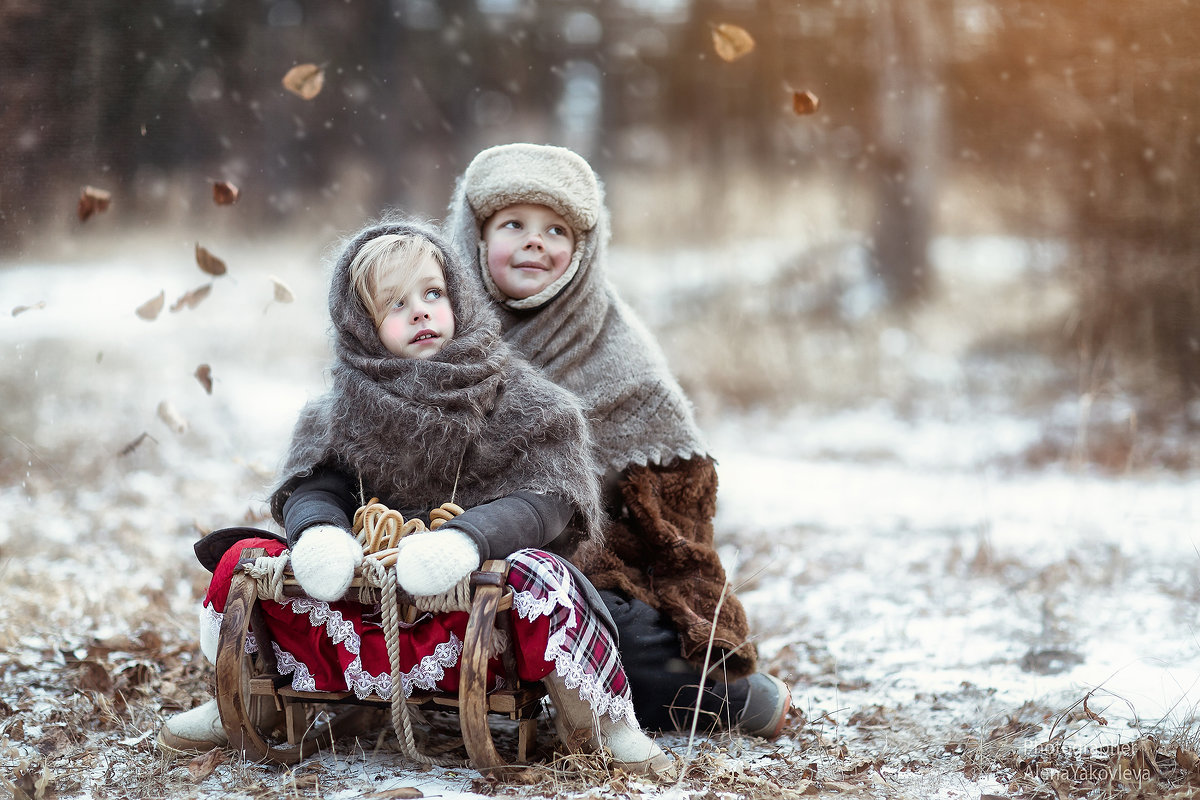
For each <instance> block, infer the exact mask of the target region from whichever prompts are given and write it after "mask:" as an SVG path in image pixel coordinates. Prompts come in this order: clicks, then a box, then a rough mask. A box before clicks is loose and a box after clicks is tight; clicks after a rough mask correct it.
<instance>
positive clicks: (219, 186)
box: [213, 181, 241, 206]
mask: <svg viewBox="0 0 1200 800" xmlns="http://www.w3.org/2000/svg"><path fill="white" fill-rule="evenodd" d="M240 194H241V192H240V191H239V190H238V187H236V186H234V185H233V184H232V183H230V182H229V181H213V202H214V203H216V204H217V205H219V206H231V205H233V204H234V203H236V202H237V201H238V196H239V195H240Z"/></svg>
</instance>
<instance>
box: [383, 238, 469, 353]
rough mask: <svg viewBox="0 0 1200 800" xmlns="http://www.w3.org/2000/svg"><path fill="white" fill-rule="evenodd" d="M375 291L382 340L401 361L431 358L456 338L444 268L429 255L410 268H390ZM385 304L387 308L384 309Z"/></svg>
mask: <svg viewBox="0 0 1200 800" xmlns="http://www.w3.org/2000/svg"><path fill="white" fill-rule="evenodd" d="M378 283H379V285H378V286H377V287H376V289H375V307H376V308H380V309H381V311H382V313H383V321H382V322H381V323H380V324H379V340H380V341H381V342H383V346H384V347H386V348H387V349H388V352H390V353H393V354H394V355H398V356H400V357H401V358H429V357H430V356H432V355H434V354H435V353H437V352H438V351H439V350H441V349H442V348H443V347H444V346H445V344H446V342H448V341H450V340H451V339H452V338H454V311H453V309H451V308H450V295H449V294H447V293H446V280H445V278H444V277H443V275H442V268H441V266H439V265H438V263H437V261H435V260H434V259H433V258H432V257H430V256H425V257H423V258H421V259H420V260H419V261H417V263H416V265H415V266H414V267H411V268H405V267H399V266H395V265H387V266H385V267H384V268H383V271H382V274H381V275H380V278H379V282H378ZM385 304H386V307H384V306H385Z"/></svg>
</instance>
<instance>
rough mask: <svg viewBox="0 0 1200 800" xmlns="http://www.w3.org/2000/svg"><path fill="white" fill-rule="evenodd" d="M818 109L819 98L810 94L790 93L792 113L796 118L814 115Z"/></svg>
mask: <svg viewBox="0 0 1200 800" xmlns="http://www.w3.org/2000/svg"><path fill="white" fill-rule="evenodd" d="M820 107H821V100H820V98H819V97H817V96H816V95H815V94H813V93H812V92H807V91H806V92H797V91H793V92H792V111H793V112H795V114H796V115H797V116H800V117H803V116H805V115H806V114H815V113H816V112H817V109H818V108H820Z"/></svg>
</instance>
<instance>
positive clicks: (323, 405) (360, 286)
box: [160, 222, 672, 775]
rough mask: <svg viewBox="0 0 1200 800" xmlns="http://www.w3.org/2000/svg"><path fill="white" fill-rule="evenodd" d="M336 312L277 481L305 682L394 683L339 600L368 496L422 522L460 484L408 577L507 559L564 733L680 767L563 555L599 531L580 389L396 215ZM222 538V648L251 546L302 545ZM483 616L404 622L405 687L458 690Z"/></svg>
mask: <svg viewBox="0 0 1200 800" xmlns="http://www.w3.org/2000/svg"><path fill="white" fill-rule="evenodd" d="M329 309H330V316H331V317H332V321H333V327H334V332H335V343H334V352H335V362H334V365H333V369H332V378H333V387H332V389H331V390H330V391H329V392H328V393H327V394H326V395H324V396H322V397H320V398H318V399H316V400H314V401H311V402H310V403H309V404H308V405H307V406H305V408H304V409H303V410H302V411H301V414H300V419H299V421H298V422H297V424H296V427H295V430H294V431H293V435H292V443H291V447H290V449H289V451H288V454H287V458H286V461H285V465H284V467H283V469H282V472H281V480H280V483H279V485H278V486H277V488H276V489H275V491H274V492H273V494H272V496H271V509H272V513H273V515H274V517H275V519H276V521H277V522H279V523H280V524H281V525H282V526H283V528H284V530H285V532H286V535H287V545H288V546H290V548H291V563H292V569H293V572H294V574H295V576H296V579H297V580H298V581H299V583H300V585H301V586H302V587H303V588H304V589H305V591H306V592H307V594H308V595H309V598H303V599H295V600H286V601H284V602H283V603H274V602H270V601H263V602H262V606H263V610H264V613H265V616H266V619H267V624H268V626H269V627H270V629H271V633H272V638H273V639H274V644H275V646H276V658H277V661H278V663H279V665H280V670H281V671H282V672H284V673H285V674H291V676H292V686H293V687H294V688H296V689H305V690H310V691H311V690H321V691H337V690H346V689H350V690H353V691H354V692H355V693H356V694H358V695H359V696H366V695H367V694H370V693H372V692H374V693H376V694H379V695H382V696H384V697H386V696H388V693H389V692H390V690H391V683H392V679H391V674H390V673H391V666H390V663H389V660H388V653H387V647H386V644H385V642H384V635H383V631H382V629H381V628H380V626H379V624H378V623H377V622H376V621H374V617H373V615H372V614H371V611H372V609H370V608H367V607H365V606H363V605H362V604H360V603H357V602H352V601H343V600H341V597H342V595H343V594H344V593H345V592H346V589H347V588H348V586H349V584H350V581H351V579H352V577H353V573H354V568H355V566H356V565H357V564H358V563H359V561H360V560H361V558H362V549H361V547H360V545H359V544H358V543H357V542H356V541H355V540H354V539H353V538H352V537H351V535H350V533H349V531H350V528H351V519H352V517H353V514H354V510H355V509H356V508H358V507H359V506H360V505H362V504H363V503H364V500H365V498H370V497H378V498H379V499H380V501H381V502H382V503H383V504H384V505H386V506H388V507H389V508H394V509H396V510H399V511H401V513H402V514H404V516H405V518H413V517H420V516H422V515H424V514H425V513H427V512H428V510H429V509H431V508H436V507H438V506H439V505H441V504H442V503H443V502H446V501H448V500H451V499H453V502H455V503H457V504H458V505H460V506H463V507H465V508H466V511H465V512H464V513H463V514H461V515H459V516H458V517H455V518H454V519H452V520H450V521H449V522H446V523H445V524H444V525H443V526H442V527H440V528H439V529H438V530H436V531H430V532H427V533H418V534H410V535H409V536H407V537H405V538H404V539H402V540H401V551H400V555H399V560H398V562H397V565H396V570H397V581H398V583H399V584H400V586H401V588H403V589H404V590H406V591H408V592H409V593H410V594H413V595H433V594H439V593H441V592H444V591H446V590H448V589H450V588H451V587H453V586H454V585H455V584H456V583H457V582H458V581H459V580H460V579H461V578H463V577H464V576H466V575H467V574H469V573H470V572H471V571H472V570H475V569H478V568H479V566H480V564H481V563H482V561H484V560H486V559H492V558H507V559H508V560H509V562H510V564H511V571H510V575H509V579H508V580H509V584H510V585H511V586H512V588H513V590H514V609H513V611H512V612H511V613H512V621H513V631H514V635H515V638H516V639H517V641H518V643H519V647H518V648H517V649H518V658H517V667H518V674H519V675H520V677H521V678H522V679H524V680H541V681H544V682H545V683H546V685H547V688H548V690H549V692H550V696H551V699H552V701H553V702H554V704H555V707H556V711H557V714H558V720H557V721H558V726H559V729H560V731H561V732H563V734H564V738H571V739H576V740H577V739H579V738H581V737H579V736H578V735H576V734H577V733H578V732H579V731H585V732H587V733H590V736H584V737H582V738H585V739H588V740H589V742H590V746H591V747H592V748H596V749H598V748H602V747H603V748H608V749H609V751H610V752H611V753H612V756H613V758H614V760H615V761H616V762H618V763H619V764H620V765H621V766H623V767H624V768H626V769H630V770H635V771H641V772H649V773H651V774H657V775H666V774H667V773H668V772H669V771H670V770H671V765H672V762H671V759H670V758H669V757H668V756H667V755H666V754H665V753H663V752H662V751H661V750H660V749H659V748H658V747H657V745H655V744H654V743H653V742H652V741H651V740H650V739H648V738H647V737H646V736H645V734H643V733H642V731H641V729H640V727H639V726H638V725H637V721H636V719H635V716H634V713H633V710H632V703H631V700H630V693H629V688H628V686H627V685H626V680H625V675H624V672H623V670H622V668H621V665H620V662H619V659H618V658H617V654H616V647H615V644H614V643H613V641H612V639H611V637H610V634H609V632H608V630H607V628H606V627H605V621H606V620H605V619H604V615H603V614H600V615H598V614H597V611H596V609H597V608H599V609H603V605H602V603H601V602H600V601H599V598H596V599H595V600H594V602H589V598H588V592H589V590H590V591H591V592H592V593H593V594H594V589H591V587H590V585H588V584H587V581H586V580H585V579H583V578H582V576H580V575H579V574H578V572H577V571H575V570H574V569H572V568H570V567H569V566H568V565H567V563H566V562H565V561H564V560H562V559H561V558H558V557H557V556H555V555H552V553H559V554H563V555H567V554H571V553H575V552H581V551H583V550H586V549H588V547H589V546H593V545H594V544H595V542H596V541H597V540H598V537H599V531H600V525H601V513H600V507H599V502H598V488H597V486H596V480H595V476H594V473H593V469H592V466H591V458H590V452H589V447H590V445H589V442H588V438H587V432H586V427H585V424H584V421H583V418H582V416H581V413H580V410H579V407H578V403H577V402H576V401H575V400H574V398H572V397H571V396H570V395H569V394H567V393H566V392H564V391H562V390H561V389H558V388H557V387H555V386H554V385H553V384H551V383H549V382H547V381H544V380H542V379H541V378H539V377H538V376H537V375H536V374H535V372H534V371H533V370H532V368H530V367H529V366H528V365H527V364H526V363H525V362H523V361H520V360H518V359H516V358H514V357H513V355H512V353H511V351H510V349H509V348H508V346H507V345H505V344H504V343H503V342H502V341H501V339H500V332H499V324H498V321H497V320H496V318H495V315H494V314H493V313H491V311H490V310H489V309H488V308H487V302H486V300H485V299H484V298H483V297H482V295H481V293H480V292H479V291H478V290H477V289H475V288H474V287H473V285H472V283H471V282H470V281H469V280H465V279H464V276H463V274H462V270H461V269H460V268H459V265H458V262H457V261H456V260H455V258H454V257H453V256H452V255H451V253H450V251H449V250H448V249H447V247H446V246H445V245H444V244H443V243H442V242H441V240H440V239H439V238H438V236H437V234H436V233H435V232H434V231H432V230H431V229H428V228H426V227H424V226H420V225H417V224H414V223H408V222H387V223H383V224H378V225H373V226H370V227H368V228H366V229H364V230H363V231H361V232H360V233H359V234H358V235H356V236H355V237H354V238H353V239H352V240H351V241H350V243H349V244H348V245H347V246H346V248H345V249H344V251H343V253H342V255H341V257H340V258H339V259H338V261H337V264H336V266H335V268H334V272H333V276H332V283H331V288H330V293H329ZM426 521H427V522H428V519H427V518H426ZM214 537H215V539H214V540H213V543H210V544H209V545H207V546H198V549H197V553H198V554H199V555H201V556H202V560H204V561H206V562H207V563H208V564H209V565H210V566H211V565H213V564H214V563H215V570H214V575H213V580H212V582H211V584H210V587H209V591H208V594H207V596H206V598H205V603H204V608H205V614H204V616H203V621H202V628H203V631H202V636H201V645H202V649H203V650H204V652H205V654H206V655H208V656H209V658H210V659H212V660H214V661H215V656H216V647H215V644H216V632H217V631H218V630H219V626H220V616H221V613H222V612H223V610H224V604H225V600H226V596H227V593H228V590H229V582H230V578H231V576H232V573H233V569H234V567H235V566H236V564H237V561H238V559H239V557H240V555H241V552H242V550H243V549H245V548H247V547H265V548H266V549H267V551H268V554H270V555H274V554H277V553H280V552H282V551H283V550H284V548H285V544H284V543H283V542H282V541H279V540H277V539H272V538H266V537H264V538H252V539H246V540H242V541H237V542H236V543H234V544H233V545H232V546H229V542H228V541H227V540H222V539H221V537H216V535H215V534H214ZM213 547H217V548H218V549H219V548H220V547H228V548H229V549H228V550H226V551H225V552H224V553H223V554H222V553H220V552H211V551H212V549H213ZM540 548H544V549H540ZM547 551H550V552H547ZM204 621H206V624H205V622H204ZM466 621H467V615H466V614H465V613H463V612H452V613H445V614H426V615H424V616H423V617H421V618H419V619H418V620H417V622H416V623H415V624H413V625H412V626H411V627H406V629H405V630H404V631H403V632H402V633H403V635H402V646H401V648H400V651H401V652H400V660H401V664H400V666H401V671H402V673H403V675H402V677H401V683H402V686H401V689H402V691H403V693H404V695H405V696H408V695H410V694H411V693H412V691H413V689H414V687H416V688H421V689H433V688H435V687H437V688H441V689H446V690H454V689H455V688H456V687H457V682H458V669H457V667H458V660H459V656H460V655H461V650H462V645H461V642H462V638H463V635H464V632H465V628H466ZM208 705H213V706H214V707H213V708H211V709H208V708H207V706H208ZM188 715H191V716H190V717H188ZM214 717H215V703H213V704H206V706H201V707H199V708H197V709H193V710H192V711H191V712H187V714H184V715H180V716H179V717H176V718H174V719H172V720H170V721H168V723H167V725H166V726H165V728H164V731H163V733H162V735H161V736H160V741H162V743H163V744H164V745H165V746H167V747H171V748H174V749H178V750H183V749H199V748H200V747H202V746H203V745H205V744H208V743H210V742H211V743H212V744H217V743H221V742H220V741H213V740H214V739H217V740H220V739H223V738H224V737H223V736H221V735H219V734H216V733H215V731H217V730H219V729H220V724H219V721H218V722H214ZM209 746H211V744H210V745H209Z"/></svg>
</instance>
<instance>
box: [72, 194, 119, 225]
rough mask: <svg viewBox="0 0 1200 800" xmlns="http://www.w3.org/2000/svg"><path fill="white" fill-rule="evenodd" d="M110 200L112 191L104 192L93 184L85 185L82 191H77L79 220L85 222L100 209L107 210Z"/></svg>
mask: <svg viewBox="0 0 1200 800" xmlns="http://www.w3.org/2000/svg"><path fill="white" fill-rule="evenodd" d="M110 202H112V192H106V191H104V190H103V189H97V188H96V187H95V186H85V187H83V191H81V192H80V193H79V208H78V209H77V212H76V213H78V214H79V221H80V222H85V221H87V218H88V217H90V216H91V215H92V214H99V213H100V212H101V211H108V204H109V203H110Z"/></svg>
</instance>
